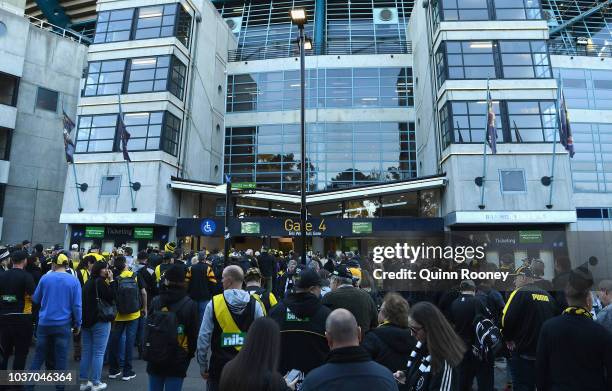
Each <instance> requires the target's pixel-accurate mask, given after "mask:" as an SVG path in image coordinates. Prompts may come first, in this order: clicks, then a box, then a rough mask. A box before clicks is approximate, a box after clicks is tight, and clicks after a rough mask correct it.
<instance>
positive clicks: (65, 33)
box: [25, 15, 91, 45]
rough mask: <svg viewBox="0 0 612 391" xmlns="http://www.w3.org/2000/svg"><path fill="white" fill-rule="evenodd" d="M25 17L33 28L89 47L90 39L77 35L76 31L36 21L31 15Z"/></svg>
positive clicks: (39, 20)
mask: <svg viewBox="0 0 612 391" xmlns="http://www.w3.org/2000/svg"><path fill="white" fill-rule="evenodd" d="M25 17H26V18H27V19H28V20H29V21H30V23H31V24H33V25H34V26H36V27H38V28H40V29H42V30H46V31H49V32H51V33H53V34H55V35H59V36H60V37H64V38H68V39H70V40H73V41H74V42H78V43H82V44H84V45H89V44H90V43H91V39H89V38H87V37H86V36H84V35H81V34H79V33H77V32H76V31H73V30H70V29H65V28H63V27H59V26H56V25H54V24H51V23H49V22H45V21H44V20H41V19H38V18H36V17H34V16H31V15H26V16H25Z"/></svg>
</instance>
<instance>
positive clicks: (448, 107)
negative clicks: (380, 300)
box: [440, 100, 558, 148]
mask: <svg viewBox="0 0 612 391" xmlns="http://www.w3.org/2000/svg"><path fill="white" fill-rule="evenodd" d="M486 103H487V102H486V101H484V100H483V101H452V102H447V103H446V104H445V105H444V107H443V108H442V110H440V125H441V129H442V147H443V148H446V147H448V146H449V145H450V144H451V143H454V144H470V143H482V142H484V135H485V126H486V123H487V104H486ZM493 107H494V110H495V121H496V128H497V142H498V143H541V142H551V141H552V139H553V134H554V133H553V132H555V131H556V130H557V125H558V122H557V112H556V106H555V101H494V102H493Z"/></svg>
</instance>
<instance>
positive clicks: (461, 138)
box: [457, 121, 464, 144]
mask: <svg viewBox="0 0 612 391" xmlns="http://www.w3.org/2000/svg"><path fill="white" fill-rule="evenodd" d="M457 132H458V133H459V143H460V144H463V143H464V141H463V135H462V134H461V127H460V126H459V121H457Z"/></svg>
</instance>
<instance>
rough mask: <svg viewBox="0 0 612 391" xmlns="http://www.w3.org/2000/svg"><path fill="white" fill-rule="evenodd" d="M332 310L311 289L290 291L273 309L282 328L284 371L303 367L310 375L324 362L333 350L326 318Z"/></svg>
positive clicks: (272, 313) (281, 364)
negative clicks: (328, 340)
mask: <svg viewBox="0 0 612 391" xmlns="http://www.w3.org/2000/svg"><path fill="white" fill-rule="evenodd" d="M330 312H331V311H330V310H329V308H327V307H325V306H324V305H322V304H321V300H320V299H319V298H318V297H316V296H315V295H313V294H312V293H309V292H300V293H289V294H288V295H287V297H286V298H285V300H283V301H282V302H280V303H279V304H277V305H276V307H274V308H273V309H272V312H271V313H270V317H271V318H272V319H274V320H275V321H276V323H278V326H279V327H280V330H281V356H280V360H279V361H280V373H282V374H284V373H287V372H288V371H290V370H292V369H299V370H300V371H302V372H304V374H306V373H308V372H310V371H311V370H313V369H314V368H316V367H318V366H320V365H323V363H324V362H325V357H326V356H327V354H328V353H329V347H328V346H327V339H326V338H325V321H326V320H327V316H328V315H329V313H330ZM298 352H299V354H298Z"/></svg>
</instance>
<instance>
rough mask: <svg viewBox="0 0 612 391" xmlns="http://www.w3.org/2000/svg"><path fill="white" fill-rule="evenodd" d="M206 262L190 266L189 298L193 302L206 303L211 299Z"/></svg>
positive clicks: (210, 286)
mask: <svg viewBox="0 0 612 391" xmlns="http://www.w3.org/2000/svg"><path fill="white" fill-rule="evenodd" d="M209 268H210V266H209V265H208V264H207V263H206V262H198V263H196V264H195V265H193V266H191V269H190V271H191V279H190V280H189V288H188V290H189V297H191V298H192V299H193V300H195V301H207V300H210V299H211V298H212V291H213V288H214V287H213V286H212V285H211V283H210V282H209V280H208V269H209Z"/></svg>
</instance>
